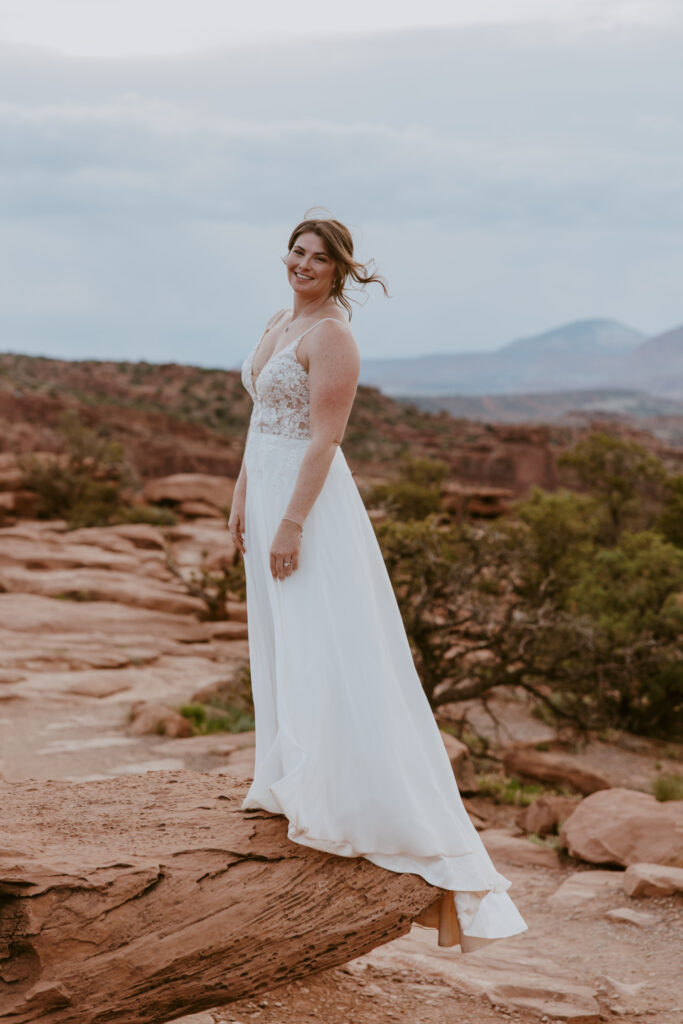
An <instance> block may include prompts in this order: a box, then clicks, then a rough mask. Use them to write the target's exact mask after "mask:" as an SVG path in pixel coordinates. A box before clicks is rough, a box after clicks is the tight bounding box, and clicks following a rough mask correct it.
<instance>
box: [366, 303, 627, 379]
mask: <svg viewBox="0 0 683 1024" xmlns="http://www.w3.org/2000/svg"><path fill="white" fill-rule="evenodd" d="M644 338H645V335H643V334H642V333H641V332H639V331H635V330H633V329H632V328H630V327H626V326H624V324H620V323H618V322H617V321H616V320H604V319H594V320H577V321H575V322H573V323H569V324H565V325H564V326H562V327H556V328H553V329H552V330H550V331H545V332H544V333H543V334H538V335H534V336H532V337H527V338H519V339H517V340H515V341H512V342H510V343H509V344H507V345H504V346H503V347H502V348H499V349H497V350H496V351H494V352H483V353H478V352H456V353H453V354H452V355H451V354H448V353H435V354H433V355H425V356H416V357H411V358H407V359H368V360H365V361H364V363H363V366H362V368H361V382H362V383H363V384H373V385H374V386H375V387H379V388H380V389H381V390H382V391H384V392H385V393H387V394H394V395H405V394H411V395H415V394H424V395H428V394H437V393H438V394H442V395H443V394H458V395H500V394H509V393H517V392H536V391H566V390H570V389H571V390H574V389H584V388H596V387H604V386H607V387H609V386H610V385H611V386H612V387H614V386H622V384H621V382H620V383H619V385H616V382H615V381H614V380H613V378H616V377H617V376H618V375H619V373H620V372H622V370H623V367H624V364H625V362H626V361H627V360H628V359H629V358H630V357H631V356H632V355H633V353H634V352H635V351H637V349H638V347H639V346H640V344H641V343H642V342H643V340H644ZM623 386H627V385H623ZM635 386H636V387H638V388H640V387H642V385H641V384H637V385H635Z"/></svg>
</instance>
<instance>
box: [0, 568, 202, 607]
mask: <svg viewBox="0 0 683 1024" xmlns="http://www.w3.org/2000/svg"><path fill="white" fill-rule="evenodd" d="M0 587H2V588H3V589H4V590H5V591H7V592H8V593H20V594H40V595H41V596H43V597H61V598H69V599H71V600H75V601H78V602H84V601H113V602H116V603H119V604H124V605H131V606H132V607H134V608H149V609H152V610H154V611H160V612H170V613H171V614H174V615H198V614H201V613H202V612H203V611H204V610H205V608H204V603H203V601H201V600H200V599H199V598H196V597H191V596H190V595H188V594H185V593H182V592H180V591H179V590H178V589H177V584H175V583H173V584H166V585H163V584H162V583H161V582H160V581H159V582H157V581H155V580H153V579H149V578H145V577H143V576H139V575H135V576H133V575H130V574H128V573H123V572H112V571H106V570H102V569H63V570H60V569H56V570H52V571H40V570H30V569H25V568H23V567H19V566H4V567H0Z"/></svg>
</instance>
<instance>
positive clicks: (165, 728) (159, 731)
mask: <svg viewBox="0 0 683 1024" xmlns="http://www.w3.org/2000/svg"><path fill="white" fill-rule="evenodd" d="M130 716H131V717H130V726H129V731H130V732H131V733H132V734H133V736H144V735H146V734H148V733H154V734H156V735H157V736H170V737H172V738H175V739H177V738H179V737H181V736H191V735H192V723H191V722H190V720H189V719H188V718H185V716H184V715H181V714H180V713H179V712H178V711H175V710H174V708H169V707H168V706H167V705H166V704H155V703H153V702H152V701H135V703H134V704H132V705H131V709H130Z"/></svg>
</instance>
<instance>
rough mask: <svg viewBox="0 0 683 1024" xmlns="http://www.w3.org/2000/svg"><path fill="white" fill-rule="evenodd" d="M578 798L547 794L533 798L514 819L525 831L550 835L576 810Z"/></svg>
mask: <svg viewBox="0 0 683 1024" xmlns="http://www.w3.org/2000/svg"><path fill="white" fill-rule="evenodd" d="M577 800H578V798H575V797H571V796H559V795H555V794H552V793H550V794H547V795H546V796H540V797H539V798H538V800H534V802H533V803H532V804H529V806H528V807H523V808H522V809H521V810H520V811H519V812H518V814H517V817H516V821H517V824H518V825H519V827H520V828H522V829H524V831H525V832H533V833H535V834H536V835H539V836H546V835H551V834H552V833H553V832H557V831H558V830H559V826H560V825H561V824H562V822H563V821H565V820H566V819H567V818H568V817H569V815H570V814H572V813H573V811H575V810H576V806H577Z"/></svg>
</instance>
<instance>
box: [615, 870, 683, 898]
mask: <svg viewBox="0 0 683 1024" xmlns="http://www.w3.org/2000/svg"><path fill="white" fill-rule="evenodd" d="M624 890H625V891H626V892H627V893H628V895H629V896H673V895H674V894H675V893H679V892H683V868H675V867H667V866H666V865H663V864H631V866H630V867H628V868H627V869H626V872H625V873H624Z"/></svg>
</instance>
